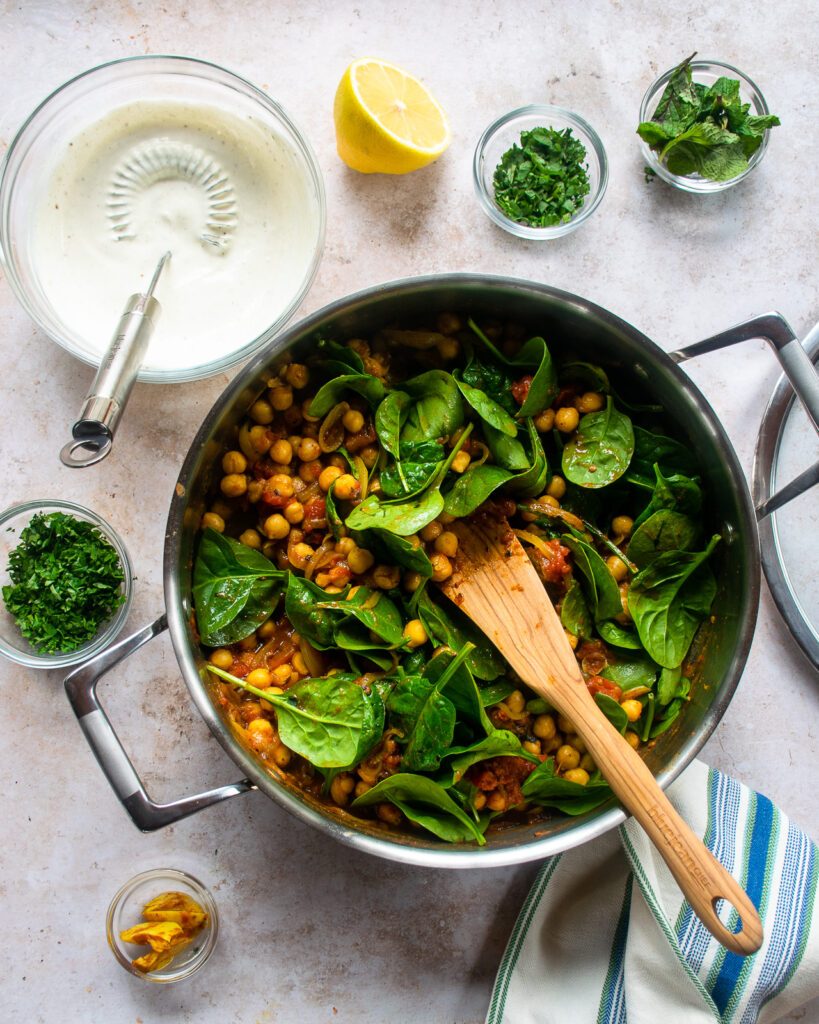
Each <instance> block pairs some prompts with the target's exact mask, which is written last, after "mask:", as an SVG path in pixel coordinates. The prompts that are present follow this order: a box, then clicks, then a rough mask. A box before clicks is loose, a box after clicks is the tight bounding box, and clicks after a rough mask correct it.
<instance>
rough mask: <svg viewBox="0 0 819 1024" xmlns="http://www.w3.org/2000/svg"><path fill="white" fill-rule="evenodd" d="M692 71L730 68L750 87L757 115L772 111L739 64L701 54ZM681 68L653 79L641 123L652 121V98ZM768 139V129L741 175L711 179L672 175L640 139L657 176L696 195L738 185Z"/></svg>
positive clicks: (647, 161) (644, 100)
mask: <svg viewBox="0 0 819 1024" xmlns="http://www.w3.org/2000/svg"><path fill="white" fill-rule="evenodd" d="M689 65H690V67H691V71H692V73H693V72H694V71H696V70H699V71H711V70H714V69H717V70H719V71H729V72H730V73H731V74H732V75H735V76H736V77H737V79H738V81H739V82H740V83H741V84H744V85H745V86H747V87H748V91H749V92H750V93H751V102H752V103H753V104H754V105H756V106H757V108H758V114H760V115H765V114H770V108H769V107H768V101H767V100H766V99H765V95H764V93H763V92H762V90H761V89H760V88H759V86H758V85H757V84H756V82H755V81H754V80H753V79H752V78H751V77H750V76H749V75H746V74H745V72H744V71H741V70H740V69H739V68H738V67H735V66H734V65H733V64H727V63H726V62H725V61H724V60H712V59H711V58H709V57H699V58H697V59H696V60H691V61H690V62H689ZM678 67H679V64H675V65H674V66H673V67H670V68H667V69H666V70H665V71H663V72H662V73H661V74H659V75H658V76H657V77H656V78H655V79H654V81H653V82H652V83H651V85H649V87H648V88H647V89H646V91H645V93H644V95H643V98H642V100H641V102H640V119H639V123H640V124H642V123H643V121H649V120H651V117H650V114H649V109H648V108H649V105H650V103H651V101H652V100H653V99H654V98H655V97H656V96H657V93H658V92H659V91H660V88H661V87H663V86H665V84H666V83H667V82H668V80H669V79H670V78H671V75H672V74H673V73H674V71H675V70H676V69H677V68H678ZM768 141H769V129H766V131H765V134H764V135H763V136H762V143H761V145H760V146H759V148H758V149H757V150H756V152H755V153H752V154H751V157H750V159H749V161H748V166H747V167H746V168H745V170H744V171H743V172H742V173H741V174H737V175H736V176H735V177H733V178H728V179H727V181H711V180H710V179H708V178H694V177H691V176H687V175H682V174H672V172H671V171H669V170H668V168H667V167H666V166H665V165H664V164H661V163H660V161H659V160H658V158H657V154H656V153H655V152H654V150H653V149H652V148H651V147H650V146H649V145H648V143H647V142H644V141H643V140H642V139H641V140H640V147H641V150H642V153H643V156H644V157H645V160H646V163H647V164H648V165H649V167H650V169H651V170H652V171H654V173H655V174H656V175H657V177H658V178H662V180H663V181H665V182H668V184H669V185H673V186H674V187H675V188H678V189H680V190H682V191H683V192H689V193H692V194H696V195H709V194H714V193H717V192H722V191H723V190H724V189H726V188H730V187H731V186H732V185H736V184H738V183H739V182H740V181H742V180H743V178H745V177H746V176H747V175H748V174H750V173H751V171H752V170H753V169H754V168H755V167H756V166H757V164H759V163H760V161H761V160H762V157H763V156H764V155H765V151H766V150H767V148H768Z"/></svg>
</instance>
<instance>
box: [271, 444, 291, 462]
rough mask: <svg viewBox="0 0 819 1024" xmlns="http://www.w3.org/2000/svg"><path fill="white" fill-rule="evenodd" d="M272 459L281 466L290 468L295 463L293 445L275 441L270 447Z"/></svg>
mask: <svg viewBox="0 0 819 1024" xmlns="http://www.w3.org/2000/svg"><path fill="white" fill-rule="evenodd" d="M270 458H271V459H272V460H273V461H274V462H278V463H279V465H280V466H289V465H290V463H291V462H292V461H293V445H292V444H290V442H289V441H285V440H280V441H274V442H273V444H272V445H271V446H270Z"/></svg>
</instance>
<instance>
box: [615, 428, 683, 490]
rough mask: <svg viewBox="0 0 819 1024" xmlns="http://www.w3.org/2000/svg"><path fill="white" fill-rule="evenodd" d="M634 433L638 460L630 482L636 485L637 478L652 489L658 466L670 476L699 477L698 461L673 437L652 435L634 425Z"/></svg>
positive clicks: (635, 456) (630, 474)
mask: <svg viewBox="0 0 819 1024" xmlns="http://www.w3.org/2000/svg"><path fill="white" fill-rule="evenodd" d="M632 429H633V430H634V456H633V458H632V460H631V465H630V466H629V470H628V474H627V477H626V479H627V480H629V481H630V482H636V481H634V478H640V479H641V480H644V481H646V482H647V485H648V486H649V487H652V486H653V484H654V466H655V465H658V466H659V467H660V469H661V470H662V471H663V473H664V474H666V475H672V474H680V475H681V476H695V475H696V473H697V461H696V459H695V458H694V455H693V453H692V452H691V451H690V450H689V449H688V448H686V447H685V445H682V444H680V442H679V441H675V440H674V438H673V437H666V436H665V435H664V434H655V433H652V432H651V431H650V430H646V429H645V428H643V427H640V426H638V425H637V424H636V423H635V424H633V425H632Z"/></svg>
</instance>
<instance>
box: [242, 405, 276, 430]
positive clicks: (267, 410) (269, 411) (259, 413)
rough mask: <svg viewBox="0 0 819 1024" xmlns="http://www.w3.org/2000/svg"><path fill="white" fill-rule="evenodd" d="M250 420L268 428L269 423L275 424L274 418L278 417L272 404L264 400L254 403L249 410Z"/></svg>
mask: <svg viewBox="0 0 819 1024" xmlns="http://www.w3.org/2000/svg"><path fill="white" fill-rule="evenodd" d="M248 412H249V414H250V418H251V419H252V420H253V421H254V422H255V423H261V424H262V425H263V426H267V424H268V423H272V422H273V417H274V416H275V415H276V411H275V409H274V408H273V406H272V405H271V404H270V402H266V401H265V400H264V399H263V398H260V399H259V400H258V401H256V402H254V403H253V405H251V407H250V409H249V410H248Z"/></svg>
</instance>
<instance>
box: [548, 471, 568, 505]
mask: <svg viewBox="0 0 819 1024" xmlns="http://www.w3.org/2000/svg"><path fill="white" fill-rule="evenodd" d="M546 493H547V494H548V495H549V497H550V498H557V500H558V501H562V500H563V498H564V497H565V495H566V481H565V480H564V479H563V477H562V476H553V477H552V479H551V480H550V481H549V486H548V487H547V488H546Z"/></svg>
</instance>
